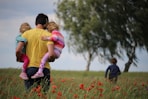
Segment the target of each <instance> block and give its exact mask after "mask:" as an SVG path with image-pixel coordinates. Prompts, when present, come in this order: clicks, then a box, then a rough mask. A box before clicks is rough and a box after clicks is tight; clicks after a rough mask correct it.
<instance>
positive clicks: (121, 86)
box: [0, 69, 148, 99]
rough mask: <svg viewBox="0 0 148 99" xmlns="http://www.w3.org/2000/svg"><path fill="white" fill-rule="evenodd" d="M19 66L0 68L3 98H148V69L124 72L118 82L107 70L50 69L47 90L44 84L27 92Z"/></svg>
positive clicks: (1, 96)
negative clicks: (107, 74)
mask: <svg viewBox="0 0 148 99" xmlns="http://www.w3.org/2000/svg"><path fill="white" fill-rule="evenodd" d="M19 73H20V70H19V69H0V99H148V77H147V76H148V73H147V72H132V73H122V74H121V76H119V79H118V82H117V84H112V83H111V82H110V81H108V80H107V79H105V78H104V72H92V71H90V72H85V71H55V70H53V71H51V85H50V89H49V91H48V93H47V94H46V95H44V94H43V93H42V88H41V86H38V87H37V88H34V89H32V91H31V92H29V93H26V91H25V88H24V84H23V80H22V79H20V78H19Z"/></svg>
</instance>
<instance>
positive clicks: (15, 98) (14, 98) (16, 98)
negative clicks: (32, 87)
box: [11, 96, 21, 99]
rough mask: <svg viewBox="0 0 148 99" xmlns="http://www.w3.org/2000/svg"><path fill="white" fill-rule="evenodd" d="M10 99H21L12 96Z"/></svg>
mask: <svg viewBox="0 0 148 99" xmlns="http://www.w3.org/2000/svg"><path fill="white" fill-rule="evenodd" d="M11 99H21V98H19V97H16V96H13V97H12V98H11Z"/></svg>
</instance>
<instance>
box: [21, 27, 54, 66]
mask: <svg viewBox="0 0 148 99" xmlns="http://www.w3.org/2000/svg"><path fill="white" fill-rule="evenodd" d="M43 35H44V36H51V33H49V32H47V31H45V30H43V29H37V28H35V29H31V30H29V31H27V32H25V33H24V34H23V35H22V37H23V38H25V39H26V40H27V48H26V54H27V56H28V57H29V59H30V63H29V66H28V67H30V66H31V67H33V66H34V67H37V66H39V65H40V62H41V59H42V57H43V56H44V54H45V53H46V52H48V49H47V41H42V40H41V36H43ZM51 43H52V42H51ZM45 67H46V68H50V67H49V64H48V63H46V65H45Z"/></svg>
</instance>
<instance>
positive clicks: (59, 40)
mask: <svg viewBox="0 0 148 99" xmlns="http://www.w3.org/2000/svg"><path fill="white" fill-rule="evenodd" d="M47 30H48V31H49V32H51V33H52V36H51V37H48V36H43V37H42V40H44V41H50V40H51V41H53V42H54V54H55V59H57V58H59V57H60V55H61V52H62V49H63V48H64V46H65V43H64V36H63V35H62V34H61V33H60V32H59V26H58V25H57V24H56V23H55V22H49V24H48V26H47ZM49 56H50V55H49V53H48V52H47V53H46V54H45V55H44V57H43V58H42V60H41V64H40V68H39V70H38V71H37V73H36V74H34V75H33V76H32V77H31V78H32V79H35V78H39V77H43V76H44V74H43V69H44V65H45V63H46V61H47V60H48V59H49Z"/></svg>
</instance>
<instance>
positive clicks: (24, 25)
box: [16, 22, 31, 80]
mask: <svg viewBox="0 0 148 99" xmlns="http://www.w3.org/2000/svg"><path fill="white" fill-rule="evenodd" d="M30 29H31V27H30V25H29V24H28V23H26V22H25V23H22V24H21V26H20V33H21V34H19V35H18V36H17V37H16V44H18V43H19V42H23V41H25V39H23V38H22V37H21V35H22V34H23V33H24V32H25V31H27V30H30ZM16 50H17V47H16ZM25 53H26V48H25V47H24V48H23V49H22V54H21V55H20V58H19V59H18V58H17V61H19V62H24V63H23V66H22V72H21V74H20V75H19V76H20V78H22V79H24V80H28V77H27V74H26V69H27V66H28V64H29V58H28V56H26V54H25Z"/></svg>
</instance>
